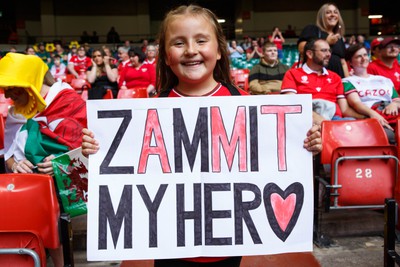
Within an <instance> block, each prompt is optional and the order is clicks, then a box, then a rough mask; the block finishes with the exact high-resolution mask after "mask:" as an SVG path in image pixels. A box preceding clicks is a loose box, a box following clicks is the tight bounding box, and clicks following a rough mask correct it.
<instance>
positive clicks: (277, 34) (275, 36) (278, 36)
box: [268, 27, 285, 59]
mask: <svg viewBox="0 0 400 267" xmlns="http://www.w3.org/2000/svg"><path fill="white" fill-rule="evenodd" d="M268 39H269V41H270V42H271V43H274V44H275V45H276V47H277V48H278V58H279V59H282V57H283V44H284V43H285V38H283V36H282V33H281V31H280V30H279V28H278V27H274V28H273V29H272V35H270V36H269V37H268Z"/></svg>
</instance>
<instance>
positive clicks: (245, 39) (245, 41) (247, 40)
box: [240, 36, 252, 51]
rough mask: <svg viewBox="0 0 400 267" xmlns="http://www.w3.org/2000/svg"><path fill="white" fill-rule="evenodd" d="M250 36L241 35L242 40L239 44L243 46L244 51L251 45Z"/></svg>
mask: <svg viewBox="0 0 400 267" xmlns="http://www.w3.org/2000/svg"><path fill="white" fill-rule="evenodd" d="M251 41H252V39H251V37H249V36H244V37H243V42H242V43H241V44H240V46H241V47H242V48H243V50H244V51H246V50H247V49H249V48H250V47H251Z"/></svg>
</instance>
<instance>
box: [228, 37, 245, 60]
mask: <svg viewBox="0 0 400 267" xmlns="http://www.w3.org/2000/svg"><path fill="white" fill-rule="evenodd" d="M228 52H229V57H230V58H231V59H232V58H242V55H243V54H244V50H243V48H242V47H241V46H240V45H237V43H236V41H235V40H232V41H231V45H230V46H229V47H228Z"/></svg>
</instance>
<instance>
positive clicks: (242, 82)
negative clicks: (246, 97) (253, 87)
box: [234, 73, 249, 91]
mask: <svg viewBox="0 0 400 267" xmlns="http://www.w3.org/2000/svg"><path fill="white" fill-rule="evenodd" d="M234 82H235V84H236V85H237V86H238V87H240V88H242V89H243V90H245V91H249V74H248V73H237V74H235V77H234Z"/></svg>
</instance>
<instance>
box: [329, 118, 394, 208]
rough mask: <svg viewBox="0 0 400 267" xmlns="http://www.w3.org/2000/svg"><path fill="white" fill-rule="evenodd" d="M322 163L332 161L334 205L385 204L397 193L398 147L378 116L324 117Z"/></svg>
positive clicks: (346, 206) (360, 206)
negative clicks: (376, 117)
mask: <svg viewBox="0 0 400 267" xmlns="http://www.w3.org/2000/svg"><path fill="white" fill-rule="evenodd" d="M321 133H322V144H323V151H322V153H321V163H324V164H331V182H330V185H328V189H330V190H331V200H332V202H331V205H330V209H340V208H383V207H384V203H385V198H390V197H393V196H394V189H395V184H396V181H397V176H398V159H397V152H396V147H395V146H392V145H390V144H389V142H388V139H387V136H386V134H385V131H384V130H383V128H382V126H381V125H380V123H379V122H378V121H377V120H376V119H365V120H356V121H324V122H323V123H322V131H321Z"/></svg>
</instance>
